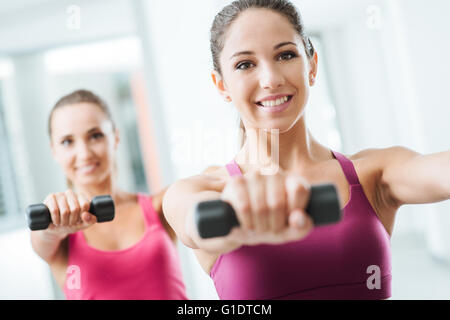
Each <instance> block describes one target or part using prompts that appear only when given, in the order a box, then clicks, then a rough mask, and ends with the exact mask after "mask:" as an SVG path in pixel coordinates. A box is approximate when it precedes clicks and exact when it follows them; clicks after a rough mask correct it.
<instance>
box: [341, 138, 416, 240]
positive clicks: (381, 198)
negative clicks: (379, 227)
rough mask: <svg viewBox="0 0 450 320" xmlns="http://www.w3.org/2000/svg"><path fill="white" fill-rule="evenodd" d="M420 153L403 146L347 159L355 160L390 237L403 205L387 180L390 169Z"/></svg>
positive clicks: (358, 172)
mask: <svg viewBox="0 0 450 320" xmlns="http://www.w3.org/2000/svg"><path fill="white" fill-rule="evenodd" d="M417 155H419V153H417V152H414V151H413V150H411V149H408V148H406V147H402V146H392V147H388V148H370V149H364V150H361V151H359V152H357V153H355V154H353V155H349V156H347V157H348V158H349V159H350V160H352V162H353V164H354V166H355V170H356V171H357V174H358V178H359V180H360V183H361V185H362V187H363V189H364V192H365V193H366V195H367V198H368V200H369V202H370V203H371V205H372V206H373V208H374V209H375V211H376V213H377V215H378V217H379V218H380V220H381V222H382V223H383V225H384V226H385V228H386V230H387V231H388V232H389V234H392V231H393V226H394V217H395V214H396V212H397V210H398V208H399V204H398V203H397V201H395V199H393V198H392V197H391V193H390V190H389V185H388V184H387V183H386V182H385V178H384V176H385V175H386V172H387V171H389V170H390V168H395V166H397V165H402V163H404V162H405V161H406V160H407V159H410V158H412V157H415V156H417Z"/></svg>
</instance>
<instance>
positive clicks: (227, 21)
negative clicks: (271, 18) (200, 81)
mask: <svg viewBox="0 0 450 320" xmlns="http://www.w3.org/2000/svg"><path fill="white" fill-rule="evenodd" d="M251 8H262V9H269V10H273V11H274V12H277V13H279V14H281V15H282V16H284V17H285V18H286V19H288V20H289V22H290V23H291V24H292V26H293V27H294V29H295V31H297V33H298V34H299V35H300V37H301V38H302V41H303V45H304V47H305V51H306V55H307V56H308V58H309V59H311V58H313V57H314V53H315V49H314V46H313V44H312V42H311V39H310V38H309V37H308V36H307V34H306V32H305V27H304V24H303V20H302V17H301V15H300V12H299V11H298V10H297V8H296V7H295V6H294V5H293V4H292V3H291V2H290V1H288V0H236V1H233V2H232V3H230V4H229V5H227V6H225V7H224V8H223V9H222V10H221V11H220V12H219V13H218V14H217V15H216V16H215V18H214V21H213V24H212V26H211V38H210V47H211V55H212V60H213V66H214V70H216V71H217V72H218V73H219V74H222V70H221V67H220V60H219V57H220V53H221V52H222V49H223V47H224V40H225V39H224V37H225V33H226V31H227V30H228V27H229V26H230V25H231V23H232V22H233V21H234V20H236V18H237V17H238V16H239V15H240V14H241V13H242V12H244V11H245V10H247V9H251ZM239 121H240V124H239V127H240V128H242V129H243V130H244V132H243V135H242V137H241V147H242V145H243V144H244V141H245V127H244V124H243V122H242V120H239Z"/></svg>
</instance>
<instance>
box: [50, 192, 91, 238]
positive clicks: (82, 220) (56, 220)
mask: <svg viewBox="0 0 450 320" xmlns="http://www.w3.org/2000/svg"><path fill="white" fill-rule="evenodd" d="M44 204H45V205H46V206H47V208H48V210H49V211H50V216H51V218H52V222H51V223H50V224H49V226H48V228H47V229H45V230H43V232H45V233H46V234H48V235H55V236H58V237H60V238H61V239H63V238H65V237H66V236H68V235H69V234H71V233H75V232H77V231H79V230H82V229H86V228H88V227H90V226H92V225H93V224H95V223H96V222H97V217H96V216H95V215H93V214H91V213H89V212H88V211H89V207H90V201H89V199H87V198H86V197H84V196H83V195H80V194H75V193H74V192H73V191H72V190H70V189H69V190H67V191H66V192H63V193H52V194H49V195H48V196H47V197H46V198H45V200H44Z"/></svg>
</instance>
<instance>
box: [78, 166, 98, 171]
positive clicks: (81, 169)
mask: <svg viewBox="0 0 450 320" xmlns="http://www.w3.org/2000/svg"><path fill="white" fill-rule="evenodd" d="M94 168H95V165H90V166H85V167H79V168H78V171H81V172H89V171H91V170H93V169H94Z"/></svg>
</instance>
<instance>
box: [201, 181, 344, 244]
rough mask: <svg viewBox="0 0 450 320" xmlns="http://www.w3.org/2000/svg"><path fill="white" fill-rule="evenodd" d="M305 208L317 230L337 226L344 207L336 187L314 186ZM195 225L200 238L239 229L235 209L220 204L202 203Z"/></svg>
mask: <svg viewBox="0 0 450 320" xmlns="http://www.w3.org/2000/svg"><path fill="white" fill-rule="evenodd" d="M310 191H311V194H310V198H309V201H308V205H307V207H306V213H307V214H309V215H310V216H311V218H312V220H313V222H314V225H315V226H320V225H325V224H331V223H336V222H339V221H340V220H341V207H340V202H339V197H338V194H337V190H336V187H335V186H334V185H333V184H319V185H314V186H311V190H310ZM194 219H195V225H196V227H197V230H198V234H199V235H200V237H201V238H214V237H221V236H225V235H227V234H228V233H229V232H230V231H231V229H232V228H233V227H235V226H239V221H238V220H237V218H236V213H235V211H234V209H233V207H232V206H231V205H230V204H229V203H227V202H224V201H221V200H210V201H203V202H199V203H198V204H197V205H196V207H195V212H194Z"/></svg>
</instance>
